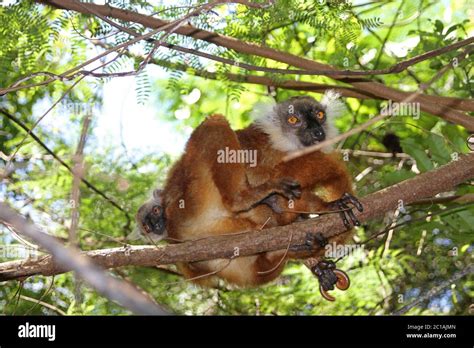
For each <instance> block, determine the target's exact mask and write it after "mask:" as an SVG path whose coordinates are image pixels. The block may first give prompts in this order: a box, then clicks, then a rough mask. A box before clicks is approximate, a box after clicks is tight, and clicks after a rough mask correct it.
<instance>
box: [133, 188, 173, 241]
mask: <svg viewBox="0 0 474 348" xmlns="http://www.w3.org/2000/svg"><path fill="white" fill-rule="evenodd" d="M161 194H162V191H161V190H155V191H154V192H153V199H151V200H149V201H148V202H146V203H145V204H143V205H142V206H141V207H140V208H139V209H138V212H137V217H136V220H137V224H138V227H139V229H140V231H141V232H142V233H143V234H145V235H147V234H149V233H153V234H156V235H158V236H164V235H165V233H166V217H165V207H164V206H163V205H162V197H161Z"/></svg>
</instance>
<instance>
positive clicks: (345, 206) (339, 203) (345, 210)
mask: <svg viewBox="0 0 474 348" xmlns="http://www.w3.org/2000/svg"><path fill="white" fill-rule="evenodd" d="M349 204H351V205H353V206H354V207H355V208H356V209H357V210H358V211H360V212H362V211H363V210H364V207H363V206H362V204H361V203H360V201H359V200H358V199H357V198H356V197H354V196H353V195H351V194H350V193H347V192H346V193H344V194H343V195H342V197H341V198H340V199H337V200H335V201H332V202H330V203H329V208H332V209H335V210H340V212H339V215H340V216H341V219H342V222H343V223H344V226H345V227H346V229H348V230H349V229H351V228H352V226H351V224H352V225H353V226H360V221H359V219H357V217H356V216H355V214H354V212H353V211H352V208H351V207H350V206H349ZM349 220H350V222H349Z"/></svg>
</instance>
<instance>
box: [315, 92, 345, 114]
mask: <svg viewBox="0 0 474 348" xmlns="http://www.w3.org/2000/svg"><path fill="white" fill-rule="evenodd" d="M340 97H341V95H340V94H339V93H337V92H336V91H335V90H333V89H328V90H327V91H326V92H325V93H324V95H323V98H322V99H321V105H322V106H324V108H325V109H326V115H327V116H328V117H330V118H335V117H338V116H340V115H341V113H342V112H343V111H344V109H345V106H344V103H343V102H342V101H341V98H340Z"/></svg>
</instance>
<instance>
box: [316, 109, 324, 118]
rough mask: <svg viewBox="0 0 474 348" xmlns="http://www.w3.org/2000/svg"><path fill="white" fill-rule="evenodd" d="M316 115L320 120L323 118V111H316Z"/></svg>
mask: <svg viewBox="0 0 474 348" xmlns="http://www.w3.org/2000/svg"><path fill="white" fill-rule="evenodd" d="M316 117H317V118H318V119H319V120H322V119H323V118H324V112H323V111H318V113H317V114H316Z"/></svg>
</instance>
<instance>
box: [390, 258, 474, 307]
mask: <svg viewBox="0 0 474 348" xmlns="http://www.w3.org/2000/svg"><path fill="white" fill-rule="evenodd" d="M473 273H474V264H470V265H468V266H466V267H465V268H464V269H462V270H461V271H459V272H456V273H454V275H453V276H452V277H451V278H449V279H447V280H445V281H443V282H441V283H440V284H439V285H438V286H435V287H434V288H432V289H431V290H429V291H428V292H426V293H425V294H423V295H421V296H419V297H418V298H417V299H416V300H414V301H413V302H411V303H410V304H408V305H406V306H404V307H402V308H400V309H398V310H396V311H395V312H393V313H392V315H402V314H405V313H406V312H408V311H409V310H410V309H412V308H413V307H415V306H417V305H419V304H420V303H422V302H424V301H426V300H429V299H430V298H432V297H433V296H436V295H437V294H439V293H440V292H441V291H442V290H444V289H446V288H447V287H448V286H450V285H451V284H453V283H454V282H456V281H458V280H459V279H461V278H463V277H465V276H466V275H468V274H473Z"/></svg>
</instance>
